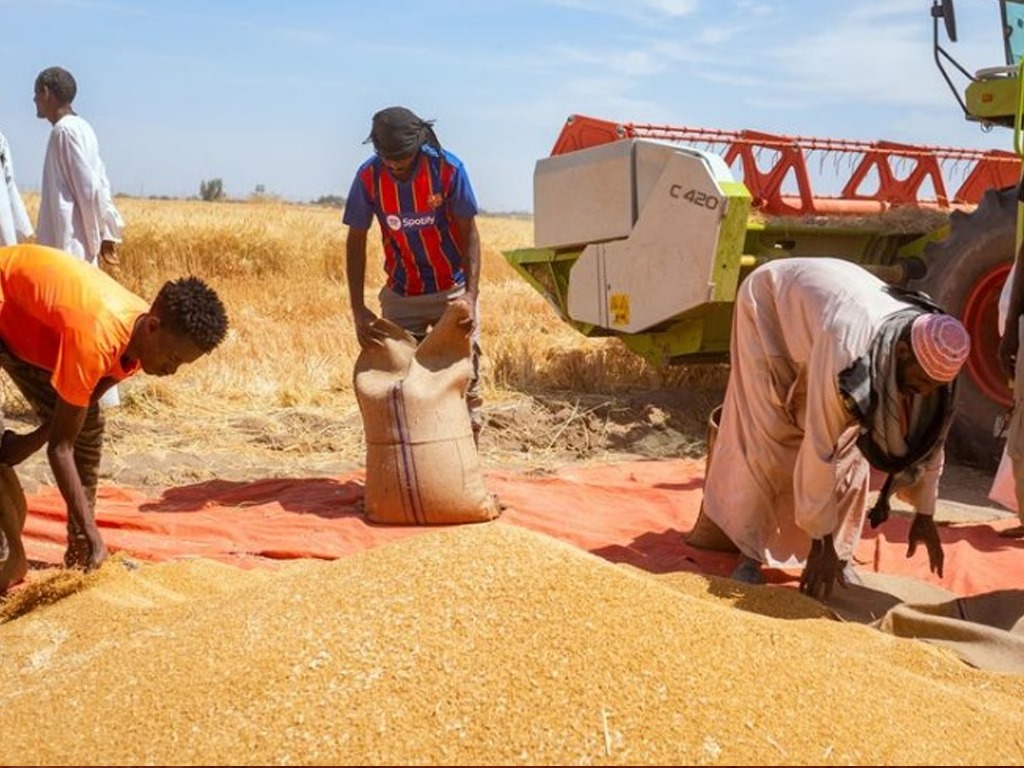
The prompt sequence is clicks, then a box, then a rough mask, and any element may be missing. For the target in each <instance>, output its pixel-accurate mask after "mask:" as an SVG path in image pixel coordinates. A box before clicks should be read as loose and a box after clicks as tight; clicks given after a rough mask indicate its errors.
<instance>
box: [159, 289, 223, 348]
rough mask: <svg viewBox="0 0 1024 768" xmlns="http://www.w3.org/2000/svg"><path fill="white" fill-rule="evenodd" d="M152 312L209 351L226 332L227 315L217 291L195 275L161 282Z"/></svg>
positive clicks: (170, 328)
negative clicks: (161, 285)
mask: <svg viewBox="0 0 1024 768" xmlns="http://www.w3.org/2000/svg"><path fill="white" fill-rule="evenodd" d="M151 311H152V313H153V314H154V315H156V316H157V317H159V318H160V322H161V323H163V325H164V326H165V327H166V328H167V329H168V330H169V331H170V332H171V333H173V334H176V335H178V336H183V337H185V338H188V339H191V340H192V341H193V342H195V345H196V346H197V347H199V348H200V349H201V350H202V351H203V352H209V351H210V350H211V349H213V348H214V347H216V346H217V345H218V344H220V343H221V342H222V341H224V336H225V334H226V333H227V331H228V316H227V313H226V312H225V311H224V304H223V303H222V302H221V300H220V297H218V296H217V293H216V292H215V291H214V290H213V289H212V288H210V286H208V285H207V284H206V283H204V282H203V281H202V280H200V279H199V278H198V277H181V278H178V279H177V280H169V281H167V282H166V283H164V285H163V287H162V288H161V289H160V293H158V294H157V295H156V298H155V299H154V300H153V306H152V308H151Z"/></svg>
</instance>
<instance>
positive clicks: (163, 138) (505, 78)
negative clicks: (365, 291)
mask: <svg viewBox="0 0 1024 768" xmlns="http://www.w3.org/2000/svg"><path fill="white" fill-rule="evenodd" d="M930 5H931V3H930V0H863V1H861V2H858V1H853V2H838V1H826V0H785V2H781V1H780V2H769V1H768V0H618V1H617V2H613V1H612V0H475V2H469V1H468V0H421V1H420V2H415V3H413V2H401V1H398V0H396V1H394V2H365V1H364V2H359V3H355V2H347V1H346V0H288V2H285V1H284V0H278V1H277V2H271V1H270V0H246V2H219V1H218V0H202V2H197V1H196V0H173V1H170V0H163V1H162V2H154V1H151V0H0V29H2V31H3V35H2V37H0V72H3V74H4V78H3V79H4V83H3V87H2V89H0V130H2V131H3V132H4V133H5V134H6V135H7V138H8V141H9V142H10V144H11V147H12V154H13V157H14V161H15V169H16V172H17V176H18V183H19V186H21V187H23V188H25V189H37V188H38V186H39V178H40V173H41V166H42V158H43V153H44V151H45V144H46V138H47V134H48V129H49V125H48V123H46V122H45V121H43V120H39V119H37V118H36V117H35V110H34V107H33V105H32V85H33V82H34V80H35V76H36V74H37V73H38V72H39V70H41V69H43V68H45V67H47V66H50V65H55V64H57V65H60V66H63V67H66V68H67V69H69V70H70V71H71V72H72V73H73V74H74V75H75V77H76V79H77V80H78V88H79V92H78V98H77V99H76V100H75V108H76V111H77V112H78V113H79V114H81V115H82V116H83V117H85V118H86V119H87V120H89V121H90V122H91V123H92V124H93V127H94V128H95V129H96V132H97V134H98V136H99V139H100V146H101V151H102V154H103V156H104V159H105V161H106V164H107V168H108V174H109V176H110V179H111V184H112V186H113V188H114V190H115V191H116V192H123V193H127V194H132V195H172V196H190V195H196V194H197V192H198V189H199V182H200V180H202V179H206V178H213V177H220V178H222V179H223V180H224V186H225V191H226V192H227V193H228V195H230V196H232V197H245V196H247V195H248V194H250V193H251V192H252V191H253V189H254V188H255V187H256V185H258V184H262V185H263V186H264V187H265V189H266V191H267V192H268V193H272V194H277V195H280V196H281V197H283V198H285V199H288V200H310V199H314V198H317V197H320V196H321V195H330V194H340V195H344V194H347V192H348V187H349V183H350V181H351V178H352V175H353V173H354V172H355V170H356V168H357V167H358V165H359V163H360V162H361V161H362V160H364V159H365V158H366V157H367V155H368V148H367V147H366V146H364V145H363V144H362V141H363V139H364V138H365V137H366V135H367V133H368V131H369V124H370V117H371V115H372V114H373V112H375V111H376V110H377V109H380V108H382V107H386V106H390V105H393V104H401V105H404V106H408V107H410V108H411V109H413V110H414V111H415V112H417V113H418V114H420V115H421V116H422V117H425V118H434V119H436V121H437V122H436V126H435V128H436V130H437V133H438V136H439V138H440V140H441V142H442V144H444V145H445V146H446V147H447V148H448V149H450V150H451V151H453V152H455V154H456V155H458V156H459V157H460V158H461V159H462V160H463V162H464V163H465V165H466V167H467V169H468V170H469V174H470V177H471V179H472V182H473V186H474V189H475V190H476V194H477V199H478V201H479V203H480V205H481V207H482V208H484V209H485V210H489V211H494V212H500V211H529V210H532V207H533V203H532V183H533V181H532V179H533V167H534V163H535V161H536V160H537V159H539V158H541V157H544V156H546V155H547V154H548V153H549V152H550V150H551V146H552V144H553V143H554V141H555V139H556V138H557V136H558V132H559V130H560V129H561V126H562V124H563V122H564V120H565V118H566V117H567V116H568V115H569V114H571V113H580V114H585V115H592V116H595V117H601V118H606V119H610V120H615V121H632V122H651V123H667V124H673V125H686V126H701V127H711V128H721V129H744V128H750V129H755V130H762V131H769V132H778V133H787V134H799V135H804V136H822V137H831V138H854V139H864V140H874V139H888V140H892V141H904V142H912V143H927V144H943V145H951V146H968V147H978V148H999V149H1009V148H1010V136H1009V133H1008V132H1007V131H1005V130H995V131H992V132H991V133H984V132H982V131H981V129H980V128H979V127H978V126H977V125H976V124H973V123H968V122H966V121H965V120H964V119H963V117H962V114H961V112H960V110H959V107H958V106H957V104H956V102H955V101H954V99H953V96H952V94H951V93H950V92H949V91H948V89H947V86H946V84H945V83H944V82H943V80H942V79H941V77H940V75H939V74H938V71H937V70H936V68H935V65H934V62H933V60H932V51H931V36H932V24H931V17H930V12H929V8H930ZM956 10H957V21H958V26H959V38H960V40H959V42H957V43H956V44H952V45H947V48H948V50H949V51H950V52H951V53H952V54H953V55H954V56H955V57H956V58H957V59H958V60H959V61H961V62H962V63H963V64H964V65H965V66H966V68H967V69H969V70H971V71H974V70H976V69H979V68H981V67H987V66H994V65H999V64H1002V63H1003V52H1002V42H1001V38H1000V35H999V29H998V16H999V14H998V3H996V2H995V0H958V1H957V5H956Z"/></svg>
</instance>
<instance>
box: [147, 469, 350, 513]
mask: <svg viewBox="0 0 1024 768" xmlns="http://www.w3.org/2000/svg"><path fill="white" fill-rule="evenodd" d="M363 491H364V485H363V482H362V481H361V480H337V479H333V478H329V477H309V478H270V479H266V480H254V481H245V482H241V481H233V480H208V481H206V482H203V483H196V484H194V485H182V486H177V487H174V488H168V489H167V490H165V491H164V492H163V494H162V495H161V496H160V498H159V499H157V500H156V501H152V502H146V503H144V504H141V505H140V506H139V511H140V512H157V513H160V512H200V511H202V510H203V509H205V508H208V507H211V506H222V507H235V508H237V507H254V506H259V505H262V504H274V503H276V504H279V505H280V506H281V508H282V509H285V510H287V511H289V512H297V513H301V514H309V515H318V516H320V517H324V518H328V519H338V518H344V517H361V516H362V514H363V511H362V502H363Z"/></svg>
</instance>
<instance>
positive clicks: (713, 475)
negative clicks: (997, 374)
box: [704, 258, 943, 567]
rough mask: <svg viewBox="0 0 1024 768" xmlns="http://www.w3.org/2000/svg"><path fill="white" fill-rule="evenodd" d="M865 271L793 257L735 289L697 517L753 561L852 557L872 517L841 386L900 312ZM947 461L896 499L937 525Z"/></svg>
mask: <svg viewBox="0 0 1024 768" xmlns="http://www.w3.org/2000/svg"><path fill="white" fill-rule="evenodd" d="M883 287H884V283H882V281H881V280H879V279H878V278H876V277H874V276H873V275H871V274H870V273H869V272H867V271H866V270H864V269H862V268H861V267H859V266H857V265H855V264H853V263H850V262H845V261H840V260H837V259H825V258H792V259H784V260H779V261H775V262H771V263H769V264H766V265H764V266H761V267H759V268H758V269H756V270H755V271H754V272H753V273H752V274H751V275H750V277H749V278H747V279H746V280H745V281H744V282H743V283H742V284H741V286H740V289H739V292H738V295H737V299H736V307H735V312H734V316H733V328H732V344H731V372H730V376H729V383H728V386H727V389H726V396H725V403H724V409H723V412H722V420H721V427H720V430H719V433H718V437H717V440H716V443H715V456H714V461H712V462H711V464H710V466H709V468H708V475H707V478H706V480H705V487H704V512H705V513H706V514H707V515H708V517H709V518H710V519H711V520H712V521H713V522H715V523H716V524H717V525H718V526H719V527H720V528H721V529H722V530H723V531H724V532H725V533H726V535H728V536H729V538H730V539H732V541H733V542H734V543H735V544H736V546H737V547H739V549H740V550H741V551H742V552H743V553H744V554H745V555H747V556H748V557H751V558H754V559H755V560H758V561H759V562H762V563H766V564H768V565H770V566H774V567H798V566H800V565H802V564H803V562H804V561H805V559H806V556H807V552H808V551H809V549H810V541H811V539H812V538H821V537H823V536H825V535H827V534H832V535H833V537H834V542H835V546H836V551H837V552H838V554H839V556H840V557H841V558H848V557H849V556H850V554H851V553H852V551H853V548H854V547H855V546H856V544H857V542H858V540H859V538H860V534H861V528H862V526H863V523H864V517H865V514H866V511H867V496H868V479H869V466H868V463H867V460H866V459H865V458H864V457H863V454H861V452H860V450H859V449H858V448H857V447H856V440H857V437H858V434H859V429H858V426H857V423H856V421H855V419H854V418H853V417H852V416H851V415H850V414H849V413H848V411H847V410H846V408H845V407H844V405H843V402H842V399H841V397H840V392H839V386H838V375H839V373H840V372H841V371H843V370H844V369H846V368H847V367H849V366H850V364H851V363H853V362H854V361H855V360H856V359H858V358H860V357H861V356H863V355H865V354H867V352H868V350H869V348H870V346H871V342H872V339H873V338H874V336H875V333H876V332H877V331H878V329H879V328H880V327H881V325H882V322H883V321H884V320H885V319H886V318H887V317H888V316H890V315H892V314H893V313H895V312H897V311H899V310H902V309H905V308H906V306H907V305H906V304H905V303H904V302H902V301H900V300H898V299H896V298H895V297H893V296H891V295H889V294H888V293H886V292H884V291H883V290H882V288H883ZM942 462H943V451H942V450H941V449H940V450H938V451H936V452H935V453H934V454H933V455H932V457H931V459H930V461H929V463H928V466H927V468H926V471H925V472H923V473H922V474H921V476H920V477H919V478H918V480H917V482H916V483H915V484H914V485H913V486H910V487H908V488H905V489H903V490H902V491H901V492H900V496H901V497H902V498H905V499H906V500H907V501H908V502H910V503H911V504H913V505H914V506H915V508H916V509H917V511H918V512H921V513H924V514H933V513H934V511H935V500H936V498H937V495H938V480H939V475H940V474H941V471H942Z"/></svg>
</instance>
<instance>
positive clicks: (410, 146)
mask: <svg viewBox="0 0 1024 768" xmlns="http://www.w3.org/2000/svg"><path fill="white" fill-rule="evenodd" d="M433 125H434V121H433V120H423V119H421V118H419V117H417V115H416V114H415V113H414V112H412V110H409V109H406V108H405V107H388V108H387V109H382V110H380V112H378V113H377V114H375V115H374V116H373V124H372V127H371V128H370V135H369V136H368V137H367V138H366V141H365V142H363V143H364V144H365V143H366V142H373V148H374V149H375V150H377V154H379V155H380V156H381V157H385V158H388V159H394V158H401V157H407V156H409V155H411V154H413V153H414V152H415V151H416V150H418V149H419V148H420V147H422V146H423V145H424V144H429V145H430V146H432V147H433V148H434V149H437V150H438V151H440V149H441V142H439V141H438V140H437V136H436V135H435V134H434V129H433Z"/></svg>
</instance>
